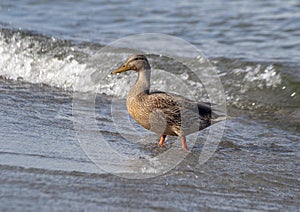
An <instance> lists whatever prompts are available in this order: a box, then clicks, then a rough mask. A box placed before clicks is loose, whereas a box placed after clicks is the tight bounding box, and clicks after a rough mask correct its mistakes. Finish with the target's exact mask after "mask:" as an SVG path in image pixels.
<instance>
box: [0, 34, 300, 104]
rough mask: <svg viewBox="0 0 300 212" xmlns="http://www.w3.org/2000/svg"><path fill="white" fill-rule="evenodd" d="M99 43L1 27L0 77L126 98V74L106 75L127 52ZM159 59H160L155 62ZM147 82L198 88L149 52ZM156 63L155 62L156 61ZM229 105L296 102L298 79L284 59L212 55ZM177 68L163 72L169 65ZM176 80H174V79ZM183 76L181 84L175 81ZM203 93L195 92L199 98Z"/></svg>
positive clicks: (164, 87)
mask: <svg viewBox="0 0 300 212" xmlns="http://www.w3.org/2000/svg"><path fill="white" fill-rule="evenodd" d="M101 48H103V46H102V45H98V44H94V43H73V42H71V41H67V40H61V39H57V38H55V37H48V36H44V35H40V34H36V33H32V32H28V31H20V30H11V29H1V30H0V54H1V57H0V76H1V77H2V78H4V79H12V80H19V81H25V82H29V83H34V84H46V85H49V86H54V87H58V88H61V89H64V90H67V91H78V92H94V93H103V94H107V95H112V96H118V97H120V98H122V97H125V96H126V94H127V92H128V90H129V88H130V85H132V84H133V83H134V81H135V78H134V77H131V76H132V75H130V74H124V75H122V76H113V77H112V76H110V74H109V73H110V71H111V70H113V69H114V68H116V67H117V66H119V65H120V63H121V61H124V60H125V59H126V57H127V56H128V55H129V54H130V51H129V50H126V49H122V50H120V49H119V50H111V51H109V52H107V51H106V52H103V51H101ZM158 60H162V62H158ZM150 61H151V62H152V63H154V64H153V69H154V71H153V77H152V84H153V88H154V89H156V90H174V91H175V93H176V92H178V93H184V92H186V91H187V90H193V88H196V87H201V86H202V84H201V83H199V82H198V81H197V80H194V78H193V76H192V74H191V73H189V72H188V71H185V68H186V67H184V66H180V64H176V63H174V61H170V60H166V59H164V58H163V57H155V56H153V57H151V58H150ZM156 62H157V64H158V65H157V64H156ZM211 62H212V64H213V65H214V66H215V67H216V69H217V71H218V73H219V77H220V78H221V81H222V83H223V86H224V90H225V92H226V97H227V101H228V104H231V105H232V106H235V107H236V108H239V109H248V110H251V109H253V108H256V109H258V108H261V107H266V105H268V107H269V108H272V107H284V106H289V107H296V106H297V105H299V92H300V87H299V81H300V80H299V78H297V77H295V76H292V75H291V74H290V73H293V70H292V69H293V67H289V66H288V65H286V64H274V63H268V62H267V61H266V62H255V61H250V62H249V61H242V60H238V59H230V58H213V59H211ZM172 66H173V67H174V66H175V67H176V70H177V72H176V71H175V72H174V71H173V73H172V74H170V73H169V74H165V71H163V70H167V69H170V67H172ZM174 80H175V81H174ZM181 81H184V82H185V83H186V86H182V84H181V83H180V82H181ZM202 95H205V93H199V94H198V96H196V98H201V96H202Z"/></svg>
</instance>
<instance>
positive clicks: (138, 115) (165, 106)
mask: <svg viewBox="0 0 300 212" xmlns="http://www.w3.org/2000/svg"><path fill="white" fill-rule="evenodd" d="M126 71H134V72H136V73H137V74H138V77H137V80H136V82H135V84H134V85H133V87H132V88H131V89H130V91H129V93H128V95H127V99H126V107H127V111H128V113H129V114H130V116H131V117H132V118H133V119H134V120H135V121H136V122H137V123H138V124H140V125H141V126H142V127H144V128H145V129H147V130H150V131H152V132H154V133H156V134H158V135H160V140H159V142H158V146H159V147H164V146H165V144H164V142H165V140H166V137H167V136H178V137H180V139H181V144H182V149H183V150H188V148H187V141H186V136H187V135H189V134H191V133H195V132H197V131H200V130H203V129H205V128H207V127H209V126H210V125H211V124H212V108H211V104H210V103H207V102H196V101H193V100H190V99H188V98H186V97H183V96H180V95H177V94H173V93H167V92H163V91H150V78H151V67H150V64H149V61H148V59H147V57H146V56H145V55H143V54H135V55H132V56H130V57H129V58H128V59H127V60H126V61H125V62H124V63H123V65H121V66H120V67H119V68H118V69H117V70H113V71H112V72H111V74H119V73H122V72H126Z"/></svg>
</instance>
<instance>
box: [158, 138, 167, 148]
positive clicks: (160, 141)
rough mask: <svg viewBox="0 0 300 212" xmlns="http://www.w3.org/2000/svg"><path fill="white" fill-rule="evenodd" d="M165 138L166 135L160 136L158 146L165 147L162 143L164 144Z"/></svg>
mask: <svg viewBox="0 0 300 212" xmlns="http://www.w3.org/2000/svg"><path fill="white" fill-rule="evenodd" d="M166 137H167V136H166V135H161V137H160V140H159V143H158V146H160V147H165V145H164V142H165V139H166Z"/></svg>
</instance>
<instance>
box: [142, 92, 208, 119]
mask: <svg viewBox="0 0 300 212" xmlns="http://www.w3.org/2000/svg"><path fill="white" fill-rule="evenodd" d="M147 102H148V103H149V104H150V105H152V107H153V108H155V109H160V110H162V111H163V112H164V113H165V114H168V115H169V116H170V118H172V117H173V118H178V119H180V114H181V113H183V114H186V113H187V112H188V114H189V116H196V117H200V118H210V117H211V106H210V105H209V104H207V103H204V102H201V103H199V102H195V101H192V100H189V99H187V98H185V97H183V96H180V95H177V94H171V93H165V92H152V93H150V95H148V99H147Z"/></svg>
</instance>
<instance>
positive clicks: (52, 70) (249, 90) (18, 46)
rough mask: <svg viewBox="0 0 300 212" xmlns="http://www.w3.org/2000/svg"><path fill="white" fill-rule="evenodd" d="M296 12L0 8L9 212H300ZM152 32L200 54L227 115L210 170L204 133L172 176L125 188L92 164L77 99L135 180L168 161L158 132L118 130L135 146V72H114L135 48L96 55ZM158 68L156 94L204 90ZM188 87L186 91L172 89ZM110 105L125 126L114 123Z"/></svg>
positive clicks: (157, 64)
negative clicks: (131, 117) (130, 111)
mask: <svg viewBox="0 0 300 212" xmlns="http://www.w3.org/2000/svg"><path fill="white" fill-rule="evenodd" d="M299 8H300V4H299V2H298V1H285V2H284V3H282V2H281V1H272V2H261V1H252V2H250V1H249V2H245V1H240V2H236V1H226V2H225V3H224V2H223V1H220V2H218V1H215V2H214V4H212V3H210V2H209V1H207V2H203V3H198V1H185V2H176V3H175V2H174V1H164V2H161V1H150V2H142V1H131V2H129V3H128V2H122V1H102V2H99V1H95V2H94V1H92V0H87V1H64V2H63V3H62V2H60V1H39V2H35V1H29V0H28V1H22V2H15V1H1V3H0V27H1V31H0V52H1V57H0V76H1V79H0V93H1V95H0V98H1V101H0V102H1V103H0V107H1V110H0V118H1V125H0V137H1V139H0V143H1V145H0V158H1V159H0V169H1V175H0V184H1V188H0V197H1V204H0V208H1V210H11V209H14V210H23V209H26V210H39V209H42V210H45V209H46V210H66V209H69V210H83V209H86V210H98V209H99V208H101V209H103V210H121V209H123V210H124V208H125V209H126V210H147V211H154V210H176V211H177V210H183V211H187V210H189V211H190V210H201V209H202V210H247V209H248V210H249V209H256V210H289V211H296V210H299V209H300V205H299V190H300V186H299V185H300V183H299V179H300V176H299V173H300V170H299V167H300V166H299V165H300V164H299V153H300V143H299V142H300V135H299V129H300V128H299V126H300V122H299V120H300V107H299V105H300V99H299V98H300V97H299V93H300V84H299V82H300V71H299V67H300V62H299V58H300V40H299V35H300V34H299V29H300V13H299ZM145 32H151V33H153V32H156V33H166V34H169V35H173V36H177V37H179V38H182V39H185V40H187V41H189V42H191V43H192V44H193V45H195V46H196V47H197V48H199V49H200V50H201V51H202V52H203V53H204V55H206V56H207V57H208V58H209V59H210V61H211V62H212V64H213V65H214V66H215V67H216V69H217V72H218V75H219V76H220V79H221V81H222V84H223V87H224V91H225V95H226V100H227V109H228V114H229V115H230V116H231V117H232V118H231V119H230V120H228V121H227V123H226V129H225V132H224V134H223V137H222V139H221V142H220V144H219V146H218V148H217V151H216V152H215V153H214V154H213V156H212V157H211V158H210V159H209V160H208V161H207V162H206V163H205V164H199V161H198V159H199V156H200V155H201V151H202V149H203V145H204V144H203V140H205V136H206V134H207V132H208V130H204V131H203V132H200V133H199V134H196V135H198V138H197V140H196V142H195V145H194V147H193V148H192V149H191V152H190V153H189V154H188V155H187V157H186V158H185V160H183V161H182V162H181V163H180V164H179V165H178V166H176V167H175V168H174V169H172V170H170V171H168V172H166V173H165V174H164V175H160V176H158V177H155V178H149V179H144V180H142V179H141V180H130V179H126V178H122V177H118V176H115V175H112V174H109V173H107V172H106V171H104V170H102V169H99V167H97V166H96V165H95V164H94V163H93V162H92V161H91V157H90V156H88V155H87V154H86V153H85V152H84V151H83V149H82V146H80V143H79V141H78V139H77V136H78V129H76V123H77V122H76V121H78V119H76V118H77V117H76V116H74V111H73V110H72V109H73V107H74V97H78V98H79V99H81V98H85V97H86V95H87V96H88V97H91V96H92V97H95V102H96V107H95V117H96V126H97V128H96V129H94V128H92V127H91V126H89V125H88V123H85V122H83V121H84V120H81V121H82V122H80V120H79V122H78V124H79V125H80V124H82V126H83V128H82V131H83V132H85V133H86V134H84V135H89V136H91V137H93V138H99V137H100V136H103V138H104V139H105V140H106V141H108V143H109V144H110V146H111V147H113V148H114V149H116V150H117V151H119V152H122V154H123V155H125V156H126V157H128V158H130V159H131V160H130V162H131V163H129V167H130V168H131V169H132V170H130V171H133V172H134V171H136V170H140V169H142V168H143V165H144V164H143V161H144V160H149V161H151V159H153V158H155V157H156V156H157V155H159V154H160V153H162V152H163V151H164V150H161V149H159V148H157V147H156V145H155V143H156V142H157V140H158V136H156V135H154V134H152V133H149V132H147V131H146V130H143V129H141V128H139V126H138V125H136V124H135V123H134V122H133V121H131V124H132V125H133V126H134V127H135V129H137V130H138V132H139V134H138V135H136V134H135V132H132V131H131V130H126V128H125V129H123V130H124V131H125V134H126V136H127V138H138V139H137V141H136V142H128V141H127V140H126V139H124V138H123V137H122V136H121V135H120V134H119V131H118V130H119V129H118V128H117V127H118V126H120V125H121V126H125V127H126V126H127V125H126V123H127V121H128V120H127V119H126V117H127V118H128V116H127V112H126V109H125V106H124V98H125V97H126V94H127V92H128V90H129V88H130V86H129V85H132V83H133V82H134V81H135V75H134V73H131V74H123V75H120V76H110V75H107V74H105V73H108V72H109V71H110V70H112V69H114V68H116V67H117V66H118V65H120V64H121V62H122V61H124V60H125V59H126V57H127V56H128V55H130V51H129V50H128V49H127V50H126V49H115V50H111V51H110V52H105V54H103V52H101V51H102V47H103V46H104V45H106V44H108V43H110V42H113V41H115V40H116V39H119V38H122V37H124V36H128V35H133V34H136V33H145ZM149 60H150V63H151V65H152V68H153V76H152V85H153V88H154V89H159V90H171V91H173V92H175V93H179V94H185V95H189V94H188V92H189V88H190V90H193V89H199V87H201V86H202V85H201V83H199V82H198V81H197V79H196V78H195V76H194V75H193V74H192V73H190V72H189V71H187V70H186V68H185V67H183V66H181V65H180V64H178V63H176V62H174V61H172V60H169V59H168V58H165V57H160V56H157V55H149ZM163 70H165V71H169V73H171V75H169V76H166V75H165V74H164V73H165V72H163ZM181 81H183V82H184V83H185V86H182V85H181V84H180V83H174V82H181ZM78 83H79V84H78ZM194 96H195V98H196V99H198V100H206V99H207V96H206V95H205V93H201V92H197V93H194ZM80 101H81V100H80ZM93 105H94V103H93V102H89V101H83V104H82V105H80V111H82V112H84V113H83V114H90V113H89V112H93V108H94V107H93ZM112 105H113V107H114V108H115V111H116V112H118V115H119V116H120V117H122V118H120V119H119V120H117V122H116V121H115V120H114V117H113V116H112V112H111V108H112ZM84 118H87V120H88V118H89V117H88V116H87V117H84ZM118 124H119V125H118ZM79 125H77V126H79ZM81 135H82V134H81ZM189 139H190V140H191V138H189ZM91 141H93V140H91ZM188 144H189V143H188ZM91 146H93V144H92V143H91ZM174 146H175V147H176V146H179V147H180V143H179V141H178V140H176V138H172V139H171V140H169V142H167V149H170V147H174ZM175 149H176V148H175ZM95 150H97V151H100V150H101V149H100V150H99V148H98V149H97V148H96V149H95ZM178 150H180V148H178ZM180 154H181V153H180V151H178V155H174V157H175V158H167V159H166V161H165V162H166V164H168V163H171V162H172V160H173V159H174V160H175V159H176V157H177V156H178V157H179V156H180ZM103 155H105V157H107V160H105V161H102V162H104V164H105V165H106V168H107V167H108V168H109V167H114V165H115V164H113V162H114V161H113V160H112V159H114V158H113V156H112V155H111V154H110V153H109V152H108V153H107V152H105V151H104V152H103ZM125 162H126V163H125ZM125 162H124V163H121V164H119V166H121V167H124V166H125V165H127V166H128V161H125ZM152 162H157V161H153V160H152ZM139 163H140V164H139ZM117 171H118V170H117ZM127 171H128V170H127ZM145 171H146V172H147V171H149V173H151V171H155V170H145ZM149 173H148V174H149ZM123 174H124V173H123ZM125 174H126V173H125ZM146 174H147V173H146Z"/></svg>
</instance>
